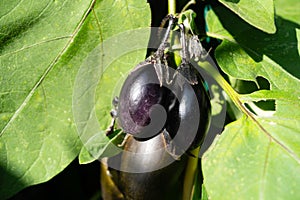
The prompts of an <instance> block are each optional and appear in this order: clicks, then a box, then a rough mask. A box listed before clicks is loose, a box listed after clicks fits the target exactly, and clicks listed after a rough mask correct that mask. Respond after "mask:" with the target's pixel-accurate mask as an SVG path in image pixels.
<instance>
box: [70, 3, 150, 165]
mask: <svg viewBox="0 0 300 200" xmlns="http://www.w3.org/2000/svg"><path fill="white" fill-rule="evenodd" d="M126 3H129V4H130V5H126ZM131 4H132V5H131ZM124 6H125V7H126V6H128V9H124ZM98 7H99V9H97V8H98ZM98 7H96V14H97V17H98V20H99V25H100V26H101V27H100V28H101V32H102V33H103V34H102V35H103V37H102V38H101V39H102V41H101V43H100V44H99V45H97V46H96V47H95V48H94V49H93V51H91V52H90V54H89V56H87V57H86V59H85V61H84V62H83V63H82V65H81V67H80V70H79V71H78V74H77V78H76V82H75V86H74V96H73V112H74V117H75V121H76V124H77V130H78V133H79V135H80V139H81V141H82V142H83V144H84V148H83V149H82V150H81V152H80V155H79V161H80V163H82V164H86V163H90V162H92V161H93V160H95V159H99V158H101V157H103V156H104V155H102V154H103V153H105V149H106V148H107V147H108V146H107V145H105V144H108V143H110V141H109V138H107V137H106V136H105V134H104V133H103V131H104V130H106V129H107V128H108V126H109V125H110V123H111V120H112V118H111V116H110V111H111V110H112V109H113V105H112V100H113V98H114V97H115V96H118V94H119V90H120V87H121V86H122V85H121V84H122V82H123V81H124V79H125V77H126V74H127V73H128V72H129V71H130V70H131V69H133V68H134V66H135V65H137V64H138V63H139V62H141V61H143V60H144V59H145V55H146V48H147V44H148V39H149V35H150V28H139V27H147V26H148V24H150V22H149V19H150V12H149V7H148V5H147V4H146V3H145V4H139V3H138V2H137V1H132V2H119V3H114V4H112V5H111V3H109V4H108V3H107V2H100V3H99V5H98ZM112 8H113V9H112ZM111 10H113V12H112V11H111ZM112 14H113V15H112ZM111 16H114V18H112V17H111ZM125 16H126V19H128V20H125V21H124V20H120V19H123V18H124V17H125ZM112 19H113V20H112ZM101 133H102V134H101ZM95 135H98V136H99V137H97V140H90V139H91V138H94V137H95ZM99 143H101V144H103V145H100V146H99V147H98V148H97V151H95V148H94V147H95V146H97V144H99Z"/></svg>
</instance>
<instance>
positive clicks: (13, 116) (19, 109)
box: [0, 0, 96, 137]
mask: <svg viewBox="0 0 300 200" xmlns="http://www.w3.org/2000/svg"><path fill="white" fill-rule="evenodd" d="M95 2H96V0H92V2H91V3H90V5H89V7H88V9H87V10H86V12H85V13H84V15H83V17H82V18H81V20H80V22H79V23H78V25H77V26H76V28H75V29H74V31H73V33H72V34H71V35H70V36H69V40H68V41H67V43H66V45H65V46H64V47H63V48H62V50H61V51H60V52H59V53H58V55H57V56H56V57H55V58H54V59H53V61H52V62H51V63H50V65H49V66H48V67H47V69H46V70H45V72H44V73H43V74H42V76H41V78H40V79H39V80H38V81H37V82H36V83H35V85H34V86H33V87H32V88H31V90H30V92H29V93H28V95H27V96H26V98H25V99H24V101H23V102H22V103H21V104H20V106H19V107H18V108H17V109H16V111H15V112H14V114H13V115H12V117H11V118H10V119H9V121H8V122H7V123H6V125H5V126H4V127H3V129H2V130H1V132H0V137H1V136H2V135H3V134H4V133H5V131H6V129H7V128H8V127H9V126H10V124H12V123H13V122H14V120H15V119H16V118H17V117H18V116H19V114H20V113H21V112H22V110H23V109H24V108H25V106H26V105H27V103H28V102H29V101H30V99H31V97H32V96H33V94H34V93H35V91H36V89H37V88H38V87H39V86H40V85H41V84H42V82H43V80H44V79H45V78H46V77H47V75H48V74H49V72H50V71H51V70H52V69H53V67H54V65H55V64H56V63H57V62H58V61H59V59H60V58H61V57H62V55H63V54H64V53H65V52H66V51H67V50H68V47H69V46H70V45H71V44H72V42H73V40H74V38H75V37H76V36H77V34H78V32H79V31H80V28H81V27H82V25H83V23H84V21H85V20H86V18H87V17H88V15H89V13H90V11H91V10H92V9H93V6H94V4H95ZM25 48H26V47H25ZM27 48H29V46H28V47H27ZM11 53H13V52H11Z"/></svg>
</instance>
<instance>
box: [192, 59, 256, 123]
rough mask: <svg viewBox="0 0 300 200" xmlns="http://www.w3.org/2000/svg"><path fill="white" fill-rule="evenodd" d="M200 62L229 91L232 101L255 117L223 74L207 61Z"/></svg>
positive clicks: (244, 111)
mask: <svg viewBox="0 0 300 200" xmlns="http://www.w3.org/2000/svg"><path fill="white" fill-rule="evenodd" d="M198 64H199V66H200V67H201V68H203V69H204V70H205V71H206V72H208V73H209V74H210V75H211V76H212V77H213V78H214V79H215V80H216V81H217V83H218V84H219V85H220V86H221V87H222V88H223V90H224V91H225V92H226V93H227V95H228V96H229V97H230V99H231V100H232V102H233V103H234V104H235V105H236V107H237V108H238V109H239V110H240V111H242V112H243V113H245V114H246V115H247V116H250V117H251V118H252V119H254V116H253V114H252V113H251V112H249V110H248V109H247V108H246V107H245V105H244V103H243V102H242V101H241V100H240V95H239V94H238V93H237V92H236V91H235V90H234V89H233V88H232V87H231V86H230V85H229V83H227V81H226V80H225V79H224V78H223V76H221V74H220V73H219V72H218V71H217V70H216V69H215V67H213V66H212V65H211V64H210V63H209V62H207V61H205V62H199V63H198ZM254 120H255V119H254Z"/></svg>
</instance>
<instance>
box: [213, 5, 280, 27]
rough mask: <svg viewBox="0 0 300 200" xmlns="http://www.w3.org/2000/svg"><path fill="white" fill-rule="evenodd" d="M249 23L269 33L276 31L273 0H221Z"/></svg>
mask: <svg viewBox="0 0 300 200" xmlns="http://www.w3.org/2000/svg"><path fill="white" fill-rule="evenodd" d="M219 1H220V2H221V3H222V4H224V5H225V6H226V7H228V8H229V9H230V10H232V11H233V12H234V13H235V14H237V15H238V16H240V17H241V18H242V19H244V20H245V21H246V22H248V23H249V24H251V25H253V26H255V27H256V28H258V29H261V30H263V31H265V32H267V33H274V32H275V31H276V27H275V23H274V5H273V0H264V1H261V0H252V1H247V0H219Z"/></svg>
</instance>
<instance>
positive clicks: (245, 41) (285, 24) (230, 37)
mask: <svg viewBox="0 0 300 200" xmlns="http://www.w3.org/2000/svg"><path fill="white" fill-rule="evenodd" d="M214 12H215V13H217V15H216V14H215V13H214ZM214 12H213V11H212V10H210V11H209V13H208V15H207V23H208V28H209V32H208V35H209V36H211V37H215V38H218V39H222V40H226V41H230V42H231V43H237V44H239V46H240V47H242V48H243V49H244V50H245V51H246V52H247V53H248V54H249V55H250V56H251V57H252V58H253V59H254V60H255V61H257V62H259V61H261V60H262V59H263V56H264V55H266V56H268V57H269V58H270V59H272V60H273V61H275V62H276V63H277V64H279V65H280V66H281V67H282V68H284V69H285V70H286V71H287V72H289V73H290V74H292V75H293V76H295V77H297V78H300V70H299V67H300V57H299V51H300V49H299V47H298V44H299V43H298V41H299V40H298V37H299V35H298V31H297V30H299V29H300V25H299V24H295V23H292V22H290V21H287V20H285V19H283V18H281V17H277V20H276V27H277V32H276V33H275V34H267V33H264V32H262V31H259V30H257V29H255V28H253V27H252V26H249V25H248V24H246V23H244V22H243V21H242V20H241V19H239V18H238V17H237V16H235V15H233V14H232V13H231V12H228V11H227V10H226V9H224V8H221V7H219V8H216V9H214ZM217 16H218V17H219V20H218V17H217ZM223 47H226V48H227V46H223ZM223 47H222V48H223ZM219 52H220V53H224V54H225V55H229V54H228V53H227V52H226V50H225V49H223V50H222V51H219ZM234 53H237V54H239V53H238V52H234ZM229 56H230V57H234V55H229ZM231 61H233V60H231ZM236 62H239V64H240V65H243V64H247V63H245V62H244V61H243V60H242V59H240V60H238V61H236ZM236 70H239V69H235V70H233V69H230V71H231V72H232V73H234V72H235V71H236ZM246 70H247V69H246ZM269 71H271V70H269ZM244 72H245V73H246V75H247V76H248V77H247V79H246V80H249V76H252V74H255V72H252V71H251V70H248V72H246V71H244Z"/></svg>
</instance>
